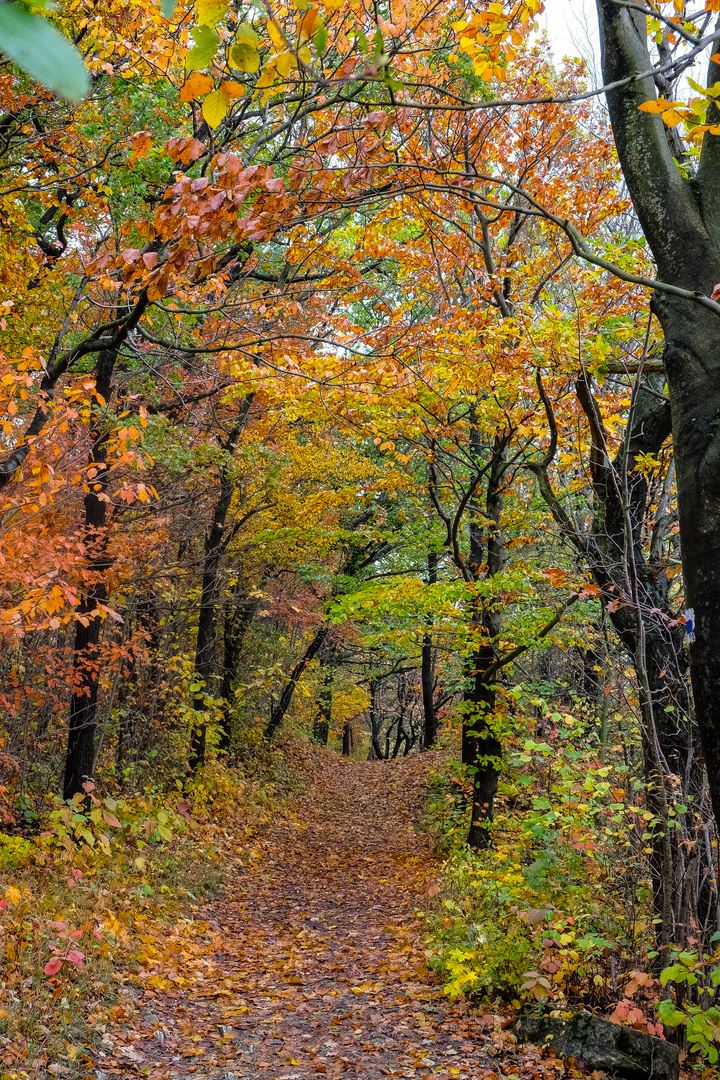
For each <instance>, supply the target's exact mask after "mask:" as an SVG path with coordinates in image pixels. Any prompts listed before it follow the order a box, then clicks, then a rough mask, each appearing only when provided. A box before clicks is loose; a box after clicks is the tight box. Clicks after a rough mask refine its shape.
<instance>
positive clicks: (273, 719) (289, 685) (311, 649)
mask: <svg viewBox="0 0 720 1080" xmlns="http://www.w3.org/2000/svg"><path fill="white" fill-rule="evenodd" d="M329 632H330V627H329V626H328V625H327V623H323V625H322V626H321V627H320V629H319V630H318V632H317V633H316V634H315V637H314V638H313V639H312V641H311V642H310V644H309V645H308V647H307V649H306V650H305V655H304V656H303V658H302V660H300V661H299V662H298V663H297V664H296V665H295V667H294V668H293V670H292V674H291V675H290V678H289V679H288V681H287V682H286V683H285V686H284V687H283V690H282V693H281V694H280V700H279V702H278V703H277V705H275V706H274V708H273V710H272V712H271V714H270V722H269V723H268V726H267V727H266V728H265V738H266V739H272V737H273V735H274V734H275V732H276V731H277V729H278V728H279V727H280V725H281V724H282V722H283V720H284V718H285V713H286V712H287V711H288V709H289V708H290V703H291V701H292V699H293V695H294V694H295V690H296V688H297V684H298V683H299V682H300V680H301V678H302V677H303V675H304V674H305V671H306V670H307V668H308V667H309V665H310V664H311V663H312V661H313V660H314V659H315V657H316V656H317V654H318V652H319V651H320V647H321V645H322V643H323V642H324V640H325V638H326V637H327V636H328V633H329Z"/></svg>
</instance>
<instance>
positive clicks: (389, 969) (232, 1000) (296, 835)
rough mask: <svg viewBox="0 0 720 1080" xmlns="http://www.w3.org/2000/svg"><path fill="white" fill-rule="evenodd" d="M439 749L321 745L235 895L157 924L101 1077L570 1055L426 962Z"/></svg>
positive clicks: (407, 1066) (482, 1064)
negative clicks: (454, 998)
mask: <svg viewBox="0 0 720 1080" xmlns="http://www.w3.org/2000/svg"><path fill="white" fill-rule="evenodd" d="M434 758H435V755H433V754H426V755H422V756H420V755H413V756H412V757H410V758H407V759H404V760H402V761H396V762H356V761H343V760H342V759H338V758H337V757H334V756H330V755H327V756H323V757H322V758H321V760H320V765H319V767H318V768H317V769H316V771H315V773H314V776H313V780H312V784H311V786H310V788H309V790H308V791H307V793H306V795H305V796H304V798H303V799H302V801H301V803H300V804H299V805H297V806H296V807H295V809H294V812H293V813H292V814H285V815H284V816H282V817H281V818H279V819H278V820H277V821H276V823H275V824H274V825H273V826H272V827H271V829H270V830H269V831H268V832H267V833H266V834H265V835H264V836H263V837H262V838H261V839H259V840H255V841H254V845H255V846H254V847H251V848H247V847H245V848H244V854H243V855H242V859H241V861H242V865H238V872H237V875H235V874H233V875H232V878H233V881H232V884H231V886H230V887H229V888H228V889H227V890H226V892H225V894H224V895H223V897H222V898H220V899H219V900H217V901H215V902H214V903H212V904H209V905H208V906H207V908H206V909H205V910H203V911H199V912H198V913H197V918H196V919H195V920H194V921H192V922H184V923H180V924H178V925H177V926H176V927H174V929H173V930H172V931H169V932H168V934H167V936H166V937H165V938H164V940H160V941H158V940H157V939H156V938H152V940H149V941H148V943H147V957H146V959H145V961H144V962H143V969H142V970H141V971H140V972H139V978H138V973H137V972H136V973H135V974H134V975H130V974H128V975H127V980H128V981H127V982H126V985H125V986H124V987H123V991H124V999H125V1004H124V1005H123V1006H118V1007H116V1008H115V1010H114V1012H113V1022H112V1023H110V1024H109V1025H108V1027H107V1032H106V1034H105V1035H104V1036H103V1046H104V1049H103V1051H102V1052H101V1055H100V1056H98V1057H97V1058H96V1059H95V1062H94V1065H95V1069H97V1070H98V1071H97V1072H96V1073H95V1075H96V1076H98V1077H99V1080H103V1075H104V1074H105V1075H108V1076H110V1075H120V1076H136V1075H144V1076H150V1077H152V1078H156V1080H161V1078H168V1080H170V1078H172V1080H176V1078H178V1080H179V1078H190V1077H192V1078H193V1080H200V1078H201V1077H204V1078H210V1077H212V1078H217V1080H219V1078H221V1077H225V1078H228V1080H232V1078H233V1077H238V1078H239V1077H243V1078H255V1077H259V1078H265V1080H274V1078H281V1080H292V1078H297V1077H308V1076H314V1075H316V1074H327V1075H328V1076H339V1075H340V1074H342V1073H345V1074H347V1076H349V1077H352V1076H357V1077H365V1078H367V1080H375V1078H378V1080H379V1078H380V1077H385V1076H391V1077H392V1076H395V1077H400V1076H404V1077H430V1076H432V1077H438V1078H451V1077H460V1076H469V1077H473V1078H474V1080H475V1078H489V1077H498V1078H501V1077H502V1078H514V1077H523V1078H524V1077H530V1076H536V1075H538V1074H543V1075H558V1072H559V1071H560V1072H564V1069H565V1066H564V1064H563V1063H561V1062H560V1061H551V1060H547V1059H545V1060H543V1061H541V1060H540V1057H539V1054H538V1052H537V1051H536V1050H535V1049H534V1048H533V1047H522V1048H519V1047H517V1046H516V1045H515V1040H514V1037H513V1036H512V1034H511V1033H510V1031H509V1030H508V1026H507V1023H508V1022H507V1020H505V1019H503V1018H502V1017H500V1016H496V1015H494V1014H492V1013H489V1014H488V1013H486V1014H483V1013H482V1011H478V1010H472V1009H470V1008H468V1007H467V1006H465V1005H462V1004H460V1005H454V1004H451V1003H449V1002H448V1001H447V999H445V998H444V997H443V995H442V991H441V988H440V986H439V985H438V984H437V982H436V981H434V979H433V976H432V975H431V973H429V972H428V971H427V969H426V967H425V963H424V954H423V947H424V946H423V923H422V918H421V916H422V913H423V912H424V910H426V908H427V904H428V902H429V901H428V889H429V888H430V889H431V890H432V884H433V882H434V881H435V880H436V878H437V874H438V871H439V863H438V859H437V857H436V856H435V855H434V854H433V852H432V847H431V843H430V840H429V839H428V837H427V836H426V835H424V834H423V833H422V832H418V831H416V829H415V825H416V823H417V820H418V816H419V812H420V810H421V807H422V804H423V801H424V798H425V791H426V785H427V775H428V771H429V769H430V768H431V767H432V764H433V759H434ZM573 1073H574V1075H579V1074H578V1073H577V1072H574V1070H571V1073H570V1074H571V1075H572V1074H573Z"/></svg>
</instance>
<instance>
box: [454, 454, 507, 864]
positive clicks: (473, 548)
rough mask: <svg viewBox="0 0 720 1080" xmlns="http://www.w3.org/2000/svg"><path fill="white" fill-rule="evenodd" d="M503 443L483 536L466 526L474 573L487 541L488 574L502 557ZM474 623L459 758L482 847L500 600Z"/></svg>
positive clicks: (490, 800) (489, 790) (496, 749)
mask: <svg viewBox="0 0 720 1080" xmlns="http://www.w3.org/2000/svg"><path fill="white" fill-rule="evenodd" d="M504 446H505V444H504V442H503V441H502V440H501V439H499V438H497V437H496V439H495V444H494V447H493V457H492V463H491V466H490V476H489V478H488V487H487V494H486V497H485V512H486V522H487V524H486V528H487V537H486V538H484V537H483V536H482V534H481V532H480V526H479V524H478V522H477V520H475V521H473V522H472V523H471V526H470V567H471V570H472V571H473V573H474V574H478V573H479V567H480V566H481V565H482V563H483V556H484V555H485V546H486V544H487V577H488V578H492V577H494V576H495V575H496V574H498V573H499V572H500V571H501V570H502V568H503V566H504V565H505V558H506V553H505V542H504V537H503V534H502V529H501V524H500V523H501V518H502V510H503V489H504V480H505V471H506V466H505V452H504ZM473 626H474V629H475V633H476V635H477V636H478V637H479V639H480V641H479V645H478V646H477V647H476V649H475V650H474V652H473V654H472V656H471V658H470V670H469V673H468V674H469V679H470V685H469V687H468V688H467V690H466V691H465V698H464V710H465V711H464V715H463V739H462V760H463V764H464V765H465V768H466V771H467V772H468V773H469V774H470V776H471V777H472V785H473V793H472V808H471V814H470V830H469V832H468V844H469V845H470V847H472V848H476V849H478V850H483V849H485V848H488V847H489V846H490V844H491V843H492V834H491V831H490V830H491V827H492V823H493V820H494V816H495V795H496V793H497V787H498V777H499V774H500V762H501V758H502V745H501V743H500V741H499V739H498V738H497V736H496V735H495V733H494V729H493V716H494V712H495V699H496V692H495V686H494V683H493V682H492V681H486V680H485V676H484V673H485V672H486V671H487V670H488V669H489V668H490V667H491V665H492V664H494V662H495V660H496V659H497V644H496V643H497V639H498V637H499V635H500V626H501V614H500V606H499V604H498V603H496V602H494V601H493V600H492V599H491V600H489V601H485V602H483V604H482V605H479V604H477V603H476V604H475V606H474V610H473ZM492 678H493V677H491V679H492Z"/></svg>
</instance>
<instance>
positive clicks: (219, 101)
mask: <svg viewBox="0 0 720 1080" xmlns="http://www.w3.org/2000/svg"><path fill="white" fill-rule="evenodd" d="M227 111H228V99H227V98H226V97H225V95H224V94H223V93H222V91H221V90H216V91H215V92H214V93H212V94H208V96H207V97H206V98H205V100H204V101H203V103H202V114H203V118H204V119H205V120H206V121H207V122H208V124H209V125H210V127H217V126H218V124H219V123H220V121H221V120H223V119H224V118H225V117H226V116H227Z"/></svg>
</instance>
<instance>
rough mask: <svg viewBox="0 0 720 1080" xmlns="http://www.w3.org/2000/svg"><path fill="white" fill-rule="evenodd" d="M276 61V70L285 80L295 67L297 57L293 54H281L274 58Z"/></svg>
mask: <svg viewBox="0 0 720 1080" xmlns="http://www.w3.org/2000/svg"><path fill="white" fill-rule="evenodd" d="M273 59H274V61H275V68H276V69H277V73H278V75H280V76H282V78H283V79H287V77H288V75H289V74H290V69H291V68H294V67H295V57H294V56H293V54H292V53H291V52H281V53H278V55H277V56H275V57H273Z"/></svg>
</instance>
